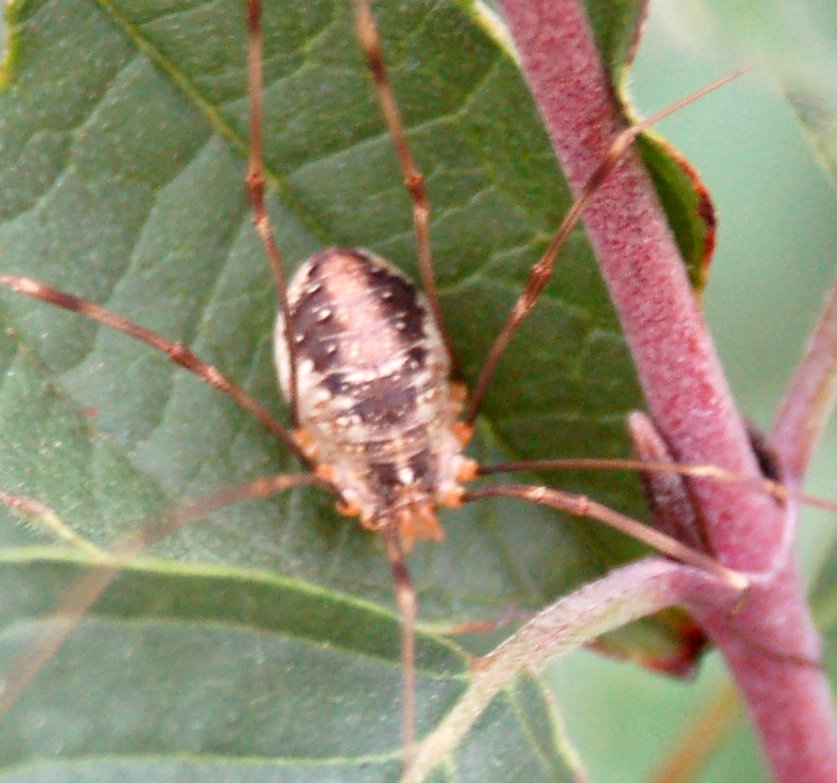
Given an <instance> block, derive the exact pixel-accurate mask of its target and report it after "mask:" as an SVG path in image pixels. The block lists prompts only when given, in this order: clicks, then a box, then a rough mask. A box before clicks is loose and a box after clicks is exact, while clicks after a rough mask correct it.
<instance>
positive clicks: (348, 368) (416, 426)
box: [275, 248, 469, 544]
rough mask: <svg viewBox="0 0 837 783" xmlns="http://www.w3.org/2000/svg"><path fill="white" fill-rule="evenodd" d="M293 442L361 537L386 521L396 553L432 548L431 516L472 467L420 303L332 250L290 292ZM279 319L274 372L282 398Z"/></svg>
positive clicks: (356, 259)
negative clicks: (397, 541)
mask: <svg viewBox="0 0 837 783" xmlns="http://www.w3.org/2000/svg"><path fill="white" fill-rule="evenodd" d="M288 300H289V306H290V310H291V321H292V324H293V330H294V334H293V336H292V339H293V340H294V345H295V360H296V366H297V399H298V402H297V405H298V413H299V424H300V427H301V430H302V433H301V434H300V439H301V441H302V442H303V443H308V444H311V445H312V448H311V453H312V456H313V457H314V459H315V460H316V461H317V462H318V463H319V464H320V465H322V466H325V468H326V470H327V471H328V473H329V474H330V475H331V478H332V480H333V481H334V483H335V484H336V485H337V486H338V487H339V488H340V490H341V493H342V495H343V500H344V502H345V503H347V504H348V505H349V506H350V507H353V508H354V509H355V510H356V511H358V512H359V513H360V516H361V521H362V522H363V523H364V524H365V525H366V526H368V527H379V526H381V525H382V524H384V523H385V522H386V521H387V520H391V519H392V518H395V519H396V520H397V521H398V525H399V530H400V531H401V533H402V537H403V538H404V539H405V543H407V544H409V542H410V540H411V539H412V538H413V537H429V538H436V539H438V538H440V537H441V529H440V528H439V526H438V523H437V522H436V520H435V515H434V513H433V509H434V508H435V506H436V505H437V504H438V503H444V504H447V505H450V504H451V503H453V502H455V501H456V499H458V497H459V494H460V492H461V490H460V489H459V478H461V477H462V475H461V474H462V472H463V470H464V469H465V468H464V467H463V466H464V465H466V464H467V463H468V462H469V461H468V460H466V459H465V458H464V457H462V456H461V451H462V443H461V442H460V439H459V438H457V436H456V435H455V434H454V429H455V417H456V413H457V409H458V407H459V406H458V404H457V402H456V401H455V400H454V399H453V396H454V395H452V392H451V384H450V381H449V379H448V373H449V359H448V356H447V352H446V350H445V347H444V343H443V341H442V339H441V336H440V335H439V332H438V330H437V328H436V326H435V324H434V323H433V320H432V318H431V317H430V315H429V313H428V310H427V307H426V306H425V301H424V297H423V296H422V295H421V294H419V293H418V291H417V290H416V288H415V286H414V285H413V284H412V282H410V280H409V279H407V278H406V277H405V276H404V275H403V274H402V273H401V272H400V271H399V270H397V269H396V268H395V267H393V266H392V265H391V264H389V263H387V262H386V261H384V260H383V259H382V258H379V257H377V256H375V255H373V254H372V253H369V252H368V251H365V250H357V249H353V248H351V249H350V248H329V249H327V250H324V251H322V252H320V253H317V254H316V255H314V256H312V257H311V258H309V259H308V260H307V261H306V262H305V263H304V264H303V265H302V266H301V267H300V268H299V270H298V271H297V272H296V274H295V275H294V277H293V279H292V280H291V283H290V285H289V288H288ZM284 332H285V326H284V318H282V317H280V318H279V320H278V322H277V325H276V334H275V340H276V362H277V366H278V369H279V379H280V383H281V385H282V391H283V393H284V394H285V397H286V398H287V397H288V396H289V388H288V386H289V376H290V372H289V366H288V352H287V347H286V344H285V340H284Z"/></svg>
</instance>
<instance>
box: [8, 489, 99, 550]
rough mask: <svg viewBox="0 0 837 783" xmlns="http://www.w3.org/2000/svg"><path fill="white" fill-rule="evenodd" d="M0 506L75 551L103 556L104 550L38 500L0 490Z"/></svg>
mask: <svg viewBox="0 0 837 783" xmlns="http://www.w3.org/2000/svg"><path fill="white" fill-rule="evenodd" d="M0 504H2V505H4V506H8V507H9V508H11V509H14V510H15V511H17V512H18V513H19V514H22V515H23V516H24V517H25V518H26V522H27V524H28V525H29V526H30V527H31V528H34V529H36V530H38V531H40V532H47V533H52V534H53V535H55V536H57V537H58V538H60V539H61V540H62V541H66V542H67V543H68V544H71V545H72V546H74V547H75V548H76V549H78V550H80V551H82V552H85V553H87V554H88V555H94V556H97V557H102V556H104V555H105V554H106V553H105V550H104V549H100V548H99V547H97V546H96V545H95V544H92V543H91V542H90V541H88V540H87V539H86V538H84V537H83V536H80V535H79V534H78V533H76V531H75V530H73V529H72V528H71V527H70V526H69V525H68V524H67V523H66V522H64V520H63V519H61V517H59V516H58V514H56V513H55V512H54V511H53V510H52V509H51V508H50V507H49V506H47V505H46V504H45V503H41V501H40V500H33V499H32V498H26V497H23V496H22V495H13V494H12V493H10V492H6V491H4V490H0Z"/></svg>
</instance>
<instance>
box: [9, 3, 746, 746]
mask: <svg viewBox="0 0 837 783" xmlns="http://www.w3.org/2000/svg"><path fill="white" fill-rule="evenodd" d="M352 6H353V9H354V14H355V24H356V29H357V35H358V39H359V41H360V43H361V47H362V49H363V52H364V55H365V57H366V61H367V63H368V66H369V69H370V72H371V73H372V76H373V79H374V83H375V88H376V90H377V94H378V98H379V102H380V104H381V108H382V112H383V116H384V119H385V122H386V124H387V127H388V130H389V132H390V135H391V137H392V140H393V143H394V147H395V150H396V155H397V157H398V162H399V165H400V168H401V173H402V176H403V179H404V182H405V185H406V188H407V191H408V193H409V195H410V198H411V202H412V210H413V221H414V226H415V234H416V245H417V255H418V260H419V269H420V272H421V277H422V282H423V288H424V294H421V293H419V292H418V291H417V289H416V288H415V286H414V285H413V284H412V282H410V281H409V280H408V279H407V278H406V277H405V276H404V275H403V274H402V273H401V272H400V271H399V270H397V269H396V268H395V267H393V266H392V265H391V264H390V263H389V262H387V261H385V260H383V259H381V258H379V257H377V256H375V255H374V254H372V253H370V252H369V251H365V250H360V249H356V248H345V247H344V248H329V249H325V250H322V251H320V252H318V253H316V254H315V255H314V256H312V257H311V258H309V259H308V260H307V261H306V262H304V263H303V264H302V266H301V267H300V268H299V269H298V270H297V272H296V274H295V276H294V277H293V278H292V280H291V281H290V283H289V284H288V285H286V282H285V272H284V267H283V264H282V260H281V257H280V254H279V249H278V246H277V244H276V242H275V241H274V238H273V233H272V229H271V227H270V223H269V220H268V217H267V213H266V210H265V205H264V177H263V172H262V141H261V128H262V106H261V92H262V75H261V60H262V42H261V25H260V3H259V2H258V0H250V2H249V4H248V15H249V32H250V45H249V55H248V56H249V87H250V99H251V115H250V116H251V142H250V165H249V172H248V177H247V184H248V192H249V195H250V199H251V203H252V207H253V214H254V223H255V225H256V229H257V231H258V233H259V235H260V237H261V238H262V241H263V243H264V245H265V250H266V254H267V257H268V259H269V262H270V266H271V270H272V272H273V276H274V280H275V282H276V288H277V295H278V301H279V306H280V307H279V309H280V314H279V317H278V319H277V323H276V331H275V353H276V364H277V367H278V371H279V377H280V384H281V387H282V391H283V393H284V395H285V397H286V399H287V400H288V405H289V408H290V411H291V419H292V422H293V426H294V430H293V432H292V433H289V432H288V431H287V430H286V429H285V428H284V427H283V426H282V425H280V424H279V423H278V422H276V421H275V420H274V419H273V418H272V417H271V416H270V414H268V413H267V411H266V410H265V409H264V408H263V407H262V406H261V405H260V404H259V403H258V402H256V401H255V400H254V399H253V398H251V397H250V396H249V395H248V394H247V393H246V392H244V391H243V390H242V389H240V388H239V387H238V386H237V385H236V384H235V383H234V382H232V381H231V380H230V379H228V378H227V377H226V376H225V375H223V374H222V373H221V372H220V371H219V370H218V369H217V368H215V367H214V366H211V365H209V364H207V363H206V362H203V361H202V360H200V359H199V358H198V357H197V356H195V355H194V354H193V353H192V352H191V351H190V350H189V349H187V348H186V347H185V346H183V345H181V344H179V343H174V342H171V341H169V340H166V339H165V338H163V337H161V336H160V335H157V334H155V333H153V332H151V331H149V330H148V329H144V328H142V327H140V326H138V325H137V324H135V323H133V322H131V321H128V320H127V319H125V318H123V317H121V316H118V315H116V314H115V313H112V312H110V311H107V310H105V309H103V308H101V307H98V306H97V305H94V304H92V303H90V302H87V301H84V300H81V299H79V298H77V297H74V296H72V295H70V294H67V293H64V292H62V291H58V290H56V289H54V288H51V287H49V286H47V285H45V284H43V283H39V282H37V281H34V280H31V279H28V278H23V277H20V276H5V277H2V278H0V284H2V285H4V286H6V287H9V288H12V289H14V290H16V291H19V292H20V293H23V294H26V295H28V296H32V297H35V298H37V299H41V300H43V301H47V302H50V303H52V304H55V305H58V306H60V307H63V308H66V309H68V310H72V311H75V312H78V313H80V314H82V315H84V316H86V317H88V318H90V319H93V320H96V321H99V322H100V323H103V324H105V325H106V326H108V327H111V328H113V329H117V330H120V331H122V332H125V333H127V334H129V335H131V336H132V337H134V338H136V339H139V340H141V341H143V342H145V343H147V344H148V345H150V346H151V347H153V348H155V349H157V350H159V351H162V352H164V353H165V354H167V355H168V356H169V357H170V358H171V359H172V361H174V362H176V363H178V364H179V365H181V366H182V367H184V368H186V369H188V370H189V371H191V372H193V373H196V374H197V375H198V376H200V377H201V378H202V379H203V380H204V381H206V382H207V383H209V384H210V385H212V386H214V387H216V388H218V389H220V390H221V391H223V392H225V393H226V394H228V395H230V396H231V397H233V398H234V399H235V400H236V401H237V402H238V403H239V404H240V405H241V406H242V407H244V408H245V409H246V410H248V411H249V412H251V413H253V414H254V415H255V416H257V417H258V418H259V419H260V421H262V422H263V423H264V424H265V426H267V427H269V428H270V429H271V431H273V432H274V433H275V434H276V435H277V436H278V438H280V439H281V440H282V441H284V443H285V444H286V445H287V447H288V448H289V449H290V450H291V451H292V452H293V453H294V454H295V455H296V456H297V457H298V458H299V460H300V462H301V463H302V464H303V465H304V466H306V467H307V468H310V469H311V474H294V475H279V476H272V477H269V478H267V479H261V480H257V481H254V482H250V483H248V484H246V485H242V486H238V487H233V488H231V489H228V490H224V491H222V492H219V493H218V494H216V495H212V496H207V497H205V498H200V499H199V500H197V501H195V502H194V503H193V504H190V505H188V506H184V507H182V508H180V509H178V510H177V511H175V512H173V513H172V514H171V515H170V516H169V517H167V518H166V519H164V520H162V521H160V522H159V524H157V525H155V526H152V527H151V528H149V529H147V530H144V531H143V532H142V533H141V534H140V535H139V536H137V538H135V539H132V540H130V541H128V542H125V543H123V544H122V545H120V546H119V547H118V550H117V551H118V553H119V554H120V555H122V556H128V555H131V554H133V553H135V552H137V551H140V550H141V549H142V548H143V547H144V546H145V545H146V544H147V543H148V542H149V541H150V540H153V539H154V538H155V537H157V536H159V535H162V534H164V533H166V532H169V531H170V530H172V529H173V528H176V527H179V526H183V525H185V524H187V523H188V522H189V521H191V520H193V519H195V518H197V517H199V516H202V515H205V514H206V513H208V512H210V511H212V510H213V509H216V508H218V507H220V506H222V505H226V504H228V503H230V502H233V501H235V500H239V499H242V498H246V497H254V496H264V495H267V494H270V493H274V492H278V491H281V490H284V489H286V488H288V487H291V486H299V485H303V484H308V485H315V486H318V487H320V488H323V489H326V490H327V491H330V492H332V493H333V494H334V495H336V496H337V498H338V503H339V508H340V510H341V511H342V512H343V513H346V514H348V515H351V516H356V517H358V518H359V520H360V523H361V524H362V525H363V526H364V527H365V528H368V529H371V530H375V531H378V532H380V533H381V535H382V537H383V538H384V540H385V542H386V547H387V553H388V556H389V560H390V563H391V566H392V570H393V574H394V579H395V584H396V596H397V602H398V607H399V612H400V615H401V619H402V626H403V639H402V657H403V672H404V675H403V676H404V689H403V694H404V696H403V701H404V705H403V735H404V745H405V749H406V756H407V759H408V760H409V749H410V747H411V745H412V743H413V734H414V729H413V723H414V713H415V708H414V704H413V698H414V662H413V658H414V651H413V648H414V625H415V596H414V593H413V589H412V587H411V585H410V580H409V575H408V572H407V568H406V565H405V556H404V553H405V552H407V551H409V550H410V549H411V548H412V546H413V543H414V541H416V540H420V539H425V540H430V541H435V542H439V541H441V540H442V538H443V536H444V533H443V529H442V527H441V525H440V523H439V521H438V519H437V515H436V511H437V508H438V507H439V506H455V505H459V504H461V503H463V502H467V501H470V500H473V499H477V498H479V497H486V496H489V495H506V496H508V497H513V498H522V499H527V500H531V501H533V502H537V503H541V504H544V505H548V506H552V507H556V508H561V509H565V510H569V511H570V512H571V513H576V514H581V515H585V516H590V517H594V518H597V519H600V520H603V521H605V522H606V523H608V524H611V525H614V526H616V527H618V528H620V529H622V530H625V531H627V532H630V533H631V534H632V535H635V536H637V537H639V538H641V539H642V540H643V541H646V542H647V543H649V544H651V545H652V546H655V547H657V548H658V549H661V550H662V551H664V552H666V553H667V554H669V555H671V556H673V557H676V558H679V559H681V560H684V561H686V562H689V563H692V564H694V565H696V566H699V567H703V568H707V569H710V570H712V571H713V572H714V573H716V574H719V575H721V576H723V577H725V578H730V579H732V580H734V579H735V578H736V577H737V575H736V574H734V573H733V572H730V571H729V570H728V569H725V568H724V567H723V566H721V565H719V564H718V563H716V562H715V561H714V560H713V559H712V558H711V557H709V556H707V555H706V554H703V553H701V552H699V551H695V550H693V549H690V548H689V547H687V546H685V545H683V544H682V543H680V542H678V541H676V540H674V539H672V538H669V537H667V536H664V535H662V534H661V533H658V532H656V531H654V530H652V529H649V528H647V527H644V526H643V525H641V524H640V523H637V522H634V521H633V520H630V519H628V518H626V517H624V516H622V515H620V514H618V513H616V512H614V511H611V510H609V509H606V508H605V507H603V506H600V505H598V504H596V503H594V502H592V501H590V500H588V499H586V498H582V497H578V496H574V495H570V494H567V493H561V492H558V491H556V490H550V489H547V488H543V487H525V486H520V485H509V486H492V487H490V488H485V489H482V490H481V489H474V490H470V491H466V490H465V488H464V486H463V484H464V482H467V481H469V480H471V479H473V478H475V477H476V476H477V474H478V473H488V472H492V469H491V468H490V467H488V468H482V469H478V468H477V465H476V463H475V462H474V461H473V460H471V459H469V458H468V457H466V456H464V455H463V450H464V448H465V446H466V445H467V443H468V441H469V439H470V436H471V432H472V426H473V423H474V421H475V419H476V417H477V414H478V412H479V408H480V404H481V402H482V400H483V398H484V396H485V393H486V389H487V388H488V385H489V383H490V380H491V377H492V375H493V372H494V369H495V368H496V366H497V362H498V361H499V358H500V356H501V355H502V353H503V351H504V349H505V347H506V346H507V345H508V343H509V341H510V340H511V338H512V337H513V335H514V334H515V333H516V331H517V329H518V327H519V326H520V324H521V322H522V321H523V319H524V318H525V317H526V315H527V314H528V313H529V311H530V310H531V309H532V307H533V306H534V304H535V301H536V299H537V297H538V295H539V294H540V292H541V291H542V290H543V288H544V286H545V285H546V282H547V280H548V279H549V276H550V274H551V269H552V266H553V264H554V262H555V258H556V256H557V253H558V251H559V249H560V247H561V245H562V243H563V242H564V240H565V239H566V237H567V235H568V234H569V232H570V230H571V229H572V228H573V226H575V224H576V223H577V221H578V219H579V217H580V215H581V212H582V211H583V209H584V207H585V205H586V204H587V202H588V201H589V199H590V198H591V196H592V194H593V193H594V192H595V190H596V187H597V186H598V185H599V184H600V183H601V181H602V180H603V179H604V178H606V177H607V175H608V174H609V172H610V171H612V170H613V169H614V168H615V167H616V165H617V164H618V162H619V160H620V157H621V155H622V153H623V152H624V150H625V149H627V147H628V146H630V144H631V142H632V140H633V139H634V137H635V136H636V135H637V133H638V132H639V131H640V130H642V129H643V128H645V127H647V126H648V125H649V124H651V123H652V122H655V121H656V120H657V119H659V118H660V116H662V114H663V113H661V114H660V115H657V116H654V117H652V118H650V119H649V120H647V121H645V122H643V123H640V124H638V125H636V126H634V127H632V128H630V129H629V130H627V131H625V132H624V133H623V134H622V135H621V136H619V137H618V138H617V139H616V140H615V141H614V144H613V146H612V148H611V151H610V154H609V155H608V157H607V158H606V159H605V160H604V161H602V162H601V163H600V165H599V166H598V167H597V168H596V170H595V171H594V172H592V174H591V176H590V179H589V183H588V186H587V187H586V188H585V190H584V191H583V192H582V193H581V195H580V196H579V198H578V199H577V200H576V202H575V204H574V205H573V208H572V209H571V211H570V212H569V214H568V215H567V217H566V218H565V220H564V221H563V223H562V224H561V226H560V227H559V229H558V230H557V232H556V234H555V237H554V238H553V240H552V242H551V243H550V245H549V247H548V249H547V251H546V253H545V255H544V257H543V258H542V259H541V261H540V262H539V263H538V265H537V266H536V267H535V268H534V270H533V272H532V276H531V278H530V281H529V283H528V285H527V287H526V289H525V291H524V292H523V293H522V295H521V296H520V298H519V300H518V302H517V304H516V306H515V307H514V309H513V311H512V312H511V314H510V315H509V318H508V321H507V323H506V325H505V327H504V329H503V330H502V332H501V333H500V335H499V336H498V337H497V339H496V342H495V343H494V346H493V348H492V350H491V351H490V353H489V355H488V357H487V359H486V362H485V365H484V367H483V369H482V371H481V373H480V375H479V379H478V381H477V383H476V385H475V388H474V390H473V393H472V394H471V395H470V399H469V400H468V401H467V403H466V393H465V387H464V386H463V385H462V384H460V383H459V382H458V381H457V380H452V379H451V377H452V375H453V378H454V379H455V378H456V371H455V366H456V362H455V356H454V355H453V352H452V347H451V345H450V339H449V337H448V336H447V333H446V331H445V329H444V324H443V320H442V311H441V307H440V305H439V296H438V293H437V291H436V285H435V278H434V274H433V265H432V259H431V253H430V244H429V235H428V214H429V205H428V200H427V196H426V193H425V189H424V183H423V179H422V176H421V174H420V172H419V171H418V169H417V167H416V165H415V163H414V161H413V158H412V155H411V152H410V149H409V147H408V144H407V140H406V135H405V132H404V129H403V127H402V124H401V120H400V117H399V113H398V109H397V106H396V103H395V100H394V96H393V93H392V90H391V88H390V86H389V83H388V81H387V79H386V74H385V70H384V64H383V59H382V54H381V50H380V46H379V42H378V34H377V31H376V28H375V23H374V20H373V18H372V15H371V12H370V9H369V6H368V3H367V2H366V1H365V0H354V2H353V3H352ZM730 78H732V77H730ZM724 81H726V80H721V81H720V82H718V83H716V84H714V85H712V86H711V87H710V88H707V89H714V88H715V87H717V86H719V84H721V83H723V82H724ZM706 91H707V90H702V91H700V92H699V93H696V94H695V95H693V96H690V97H689V98H687V99H684V100H683V101H680V102H678V104H676V105H675V106H673V107H671V108H670V109H667V110H666V112H665V113H669V112H671V111H674V110H676V109H677V108H679V107H680V106H682V105H684V104H685V103H687V102H689V101H691V100H694V99H695V98H696V97H699V96H700V95H702V94H703V93H704V92H706ZM452 367H453V368H454V371H453V373H452V372H451V368H452ZM463 407H465V415H464V417H462V418H461V419H460V418H458V417H459V416H460V413H461V410H462V409H463ZM312 474H313V475H312ZM117 570H118V568H117V567H116V566H115V567H114V568H113V569H112V570H110V571H107V572H106V573H104V572H103V575H102V576H101V578H99V579H97V580H96V581H95V583H90V584H85V585H82V586H80V588H79V590H78V592H77V594H76V595H74V596H72V597H71V598H70V599H69V600H68V604H67V605H66V606H64V607H63V609H64V610H65V611H66V610H67V609H68V607H69V608H70V610H72V611H74V612H77V613H81V612H82V611H83V610H84V608H85V607H86V606H89V605H90V604H91V603H92V602H93V601H94V600H96V598H97V597H98V595H99V594H100V593H101V591H102V590H103V589H104V588H105V587H106V585H107V584H108V582H109V581H110V580H111V579H112V578H113V576H114V575H115V573H116V571H117ZM62 638H63V636H61V635H60V634H59V635H56V634H52V635H51V636H50V637H49V639H48V640H47V641H46V642H45V643H44V644H43V645H42V646H41V647H40V649H39V653H38V655H36V656H33V658H32V659H31V661H30V662H29V663H28V664H27V665H26V666H24V667H23V668H22V669H21V671H20V675H19V676H18V677H16V683H15V687H14V688H12V689H9V690H7V691H6V693H5V694H4V695H3V701H2V706H0V710H3V711H5V710H8V708H9V706H10V704H11V703H13V702H14V700H15V699H16V698H17V696H18V695H19V694H20V692H21V690H22V689H23V688H25V687H26V683H27V682H28V681H29V680H30V679H31V678H32V676H34V674H35V673H36V672H37V669H38V668H39V667H40V666H41V665H42V664H43V661H44V660H45V659H46V658H48V657H49V656H50V655H51V654H52V652H53V651H54V650H55V649H56V648H57V647H58V646H59V645H60V643H61V640H62Z"/></svg>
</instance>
